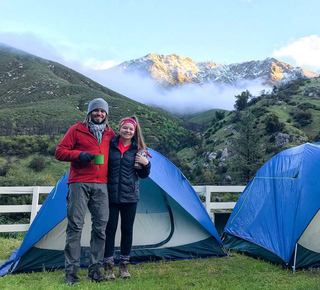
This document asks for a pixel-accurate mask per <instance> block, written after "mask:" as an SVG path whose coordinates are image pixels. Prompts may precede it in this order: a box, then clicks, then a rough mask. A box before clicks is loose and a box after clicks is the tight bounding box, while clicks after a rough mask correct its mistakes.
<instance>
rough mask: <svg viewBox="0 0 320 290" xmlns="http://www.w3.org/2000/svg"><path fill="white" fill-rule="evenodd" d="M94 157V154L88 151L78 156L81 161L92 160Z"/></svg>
mask: <svg viewBox="0 0 320 290" xmlns="http://www.w3.org/2000/svg"><path fill="white" fill-rule="evenodd" d="M93 158H94V154H91V153H88V152H81V153H80V154H79V157H78V159H79V160H80V161H81V162H90V161H91V160H92V159H93Z"/></svg>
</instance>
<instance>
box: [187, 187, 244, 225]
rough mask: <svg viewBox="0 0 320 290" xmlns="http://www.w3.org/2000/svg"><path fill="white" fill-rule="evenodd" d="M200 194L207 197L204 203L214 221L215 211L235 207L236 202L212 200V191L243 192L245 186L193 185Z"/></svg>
mask: <svg viewBox="0 0 320 290" xmlns="http://www.w3.org/2000/svg"><path fill="white" fill-rule="evenodd" d="M193 188H194V190H195V191H196V192H197V193H198V195H204V196H205V197H206V200H205V202H204V203H203V205H204V207H205V208H206V210H207V212H208V214H209V215H210V217H211V219H212V221H213V222H214V211H215V210H220V209H233V208H234V206H235V205H236V202H211V201H210V198H211V193H226V192H239V193H240V192H242V191H243V190H244V189H245V186H239V185H237V186H215V185H203V186H193Z"/></svg>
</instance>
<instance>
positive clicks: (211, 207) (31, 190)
mask: <svg viewBox="0 0 320 290" xmlns="http://www.w3.org/2000/svg"><path fill="white" fill-rule="evenodd" d="M193 188H194V190H195V191H196V192H197V193H198V195H202V196H205V202H204V203H203V205H204V207H205V208H206V210H207V212H208V213H209V215H210V217H211V219H212V221H213V222H214V211H215V210H220V209H233V208H234V206H235V204H236V203H235V202H211V201H210V198H211V193H226V192H242V191H243V190H244V188H245V186H212V185H203V186H193ZM52 189H53V186H23V187H0V195H13V194H14V195H21V194H30V195H32V204H31V205H0V214H2V213H25V212H30V213H31V214H30V223H29V224H11V225H0V233H1V232H2V233H4V232H23V231H27V230H28V229H29V227H30V225H31V224H32V222H33V220H34V218H35V216H36V214H37V212H38V211H39V209H40V208H41V205H39V196H40V194H48V193H50V192H51V190H52Z"/></svg>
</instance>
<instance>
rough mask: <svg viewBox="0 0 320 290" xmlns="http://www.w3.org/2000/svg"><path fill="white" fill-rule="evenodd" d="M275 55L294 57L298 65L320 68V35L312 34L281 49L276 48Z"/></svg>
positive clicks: (278, 56) (313, 68)
mask: <svg viewBox="0 0 320 290" xmlns="http://www.w3.org/2000/svg"><path fill="white" fill-rule="evenodd" d="M273 55H274V56H275V57H276V58H281V57H289V58H292V59H293V60H294V61H295V62H296V64H297V66H301V67H308V68H309V69H311V70H320V37H319V36H317V35H311V36H309V37H303V38H300V39H299V40H297V41H294V42H292V43H290V44H289V45H287V46H285V47H282V48H280V49H279V50H275V51H274V52H273Z"/></svg>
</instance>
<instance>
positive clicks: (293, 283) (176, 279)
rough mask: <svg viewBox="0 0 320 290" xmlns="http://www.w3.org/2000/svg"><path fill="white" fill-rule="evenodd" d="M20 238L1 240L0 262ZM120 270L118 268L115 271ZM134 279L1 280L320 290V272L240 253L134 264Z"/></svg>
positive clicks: (53, 275) (0, 284) (13, 279)
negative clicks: (219, 256) (288, 266)
mask: <svg viewBox="0 0 320 290" xmlns="http://www.w3.org/2000/svg"><path fill="white" fill-rule="evenodd" d="M20 243H21V239H4V238H0V263H3V262H4V261H5V260H7V259H8V258H9V256H10V254H11V252H12V251H13V250H14V249H15V248H17V247H19V246H20ZM116 270H117V269H116ZM130 273H131V275H132V279H131V280H121V279H119V278H117V279H116V280H115V281H111V282H103V283H99V284H96V283H92V282H91V281H89V280H87V270H80V271H79V273H78V274H79V277H80V279H81V282H80V283H78V284H76V285H73V286H67V285H66V284H65V275H64V271H54V272H40V273H28V274H18V275H7V276H4V277H0V288H1V289H2V290H4V289H67V288H69V287H72V289H124V288H125V289H232V290H236V289H250V290H256V289H303V290H306V289H320V270H312V271H298V272H296V273H295V274H292V273H291V271H290V270H288V269H283V268H282V267H281V266H278V265H272V264H270V263H267V262H265V261H262V260H256V259H253V258H250V257H247V256H245V255H241V254H239V253H231V255H230V256H229V257H224V258H208V259H195V260H181V261H171V262H164V261H163V262H158V263H143V264H138V265H131V267H130Z"/></svg>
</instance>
